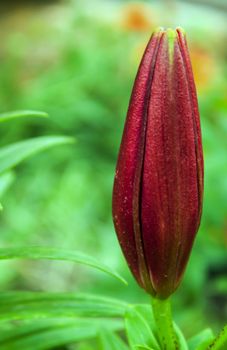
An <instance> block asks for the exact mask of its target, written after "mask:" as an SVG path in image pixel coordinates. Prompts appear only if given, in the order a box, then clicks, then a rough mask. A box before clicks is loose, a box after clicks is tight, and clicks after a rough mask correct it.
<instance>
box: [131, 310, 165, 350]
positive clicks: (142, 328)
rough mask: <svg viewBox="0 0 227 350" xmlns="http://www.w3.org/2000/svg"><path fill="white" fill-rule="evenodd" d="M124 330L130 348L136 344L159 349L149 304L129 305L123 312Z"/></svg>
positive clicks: (133, 347)
mask: <svg viewBox="0 0 227 350" xmlns="http://www.w3.org/2000/svg"><path fill="white" fill-rule="evenodd" d="M125 325H126V332H127V336H128V340H129V344H130V346H131V347H132V349H138V346H139V347H140V348H141V346H142V347H145V348H146V347H148V348H151V349H154V350H159V349H160V346H159V344H158V341H157V338H156V329H155V322H154V317H153V313H152V308H151V306H150V305H136V306H130V307H128V308H127V310H126V314H125Z"/></svg>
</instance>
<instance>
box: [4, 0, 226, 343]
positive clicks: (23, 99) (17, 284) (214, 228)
mask: <svg viewBox="0 0 227 350" xmlns="http://www.w3.org/2000/svg"><path fill="white" fill-rule="evenodd" d="M169 3H171V2H169ZM172 3H173V2H172ZM172 5H174V4H172ZM172 5H171V11H170V12H171V14H173V13H174V16H172V17H171V16H169V17H168V16H167V14H166V13H167V12H168V11H165V15H164V16H163V17H162V13H163V9H164V7H161V5H160V7H159V6H154V7H152V6H149V5H147V4H146V5H145V4H143V3H140V4H139V5H136V4H135V3H132V2H127V6H126V5H125V6H122V5H119V4H115V3H114V2H113V3H110V2H107V1H106V2H100V1H99V2H98V3H96V2H94V3H93V4H92V5H91V4H90V3H88V1H83V2H82V1H81V2H80V1H70V2H62V3H60V4H55V5H48V6H39V7H33V6H28V5H27V6H25V5H24V6H22V5H21V6H15V8H14V7H13V8H12V7H11V8H10V10H9V11H8V12H5V15H4V17H1V18H0V20H1V28H2V31H1V33H0V39H1V48H0V55H1V65H0V108H1V112H5V111H7V110H18V109H37V110H44V111H46V112H47V113H49V114H50V116H51V118H50V120H46V121H43V120H38V119H37V120H36V119H34V120H33V119H30V120H29V121H28V120H26V122H23V121H21V120H20V121H17V120H15V121H13V122H10V124H9V123H8V124H4V125H1V128H0V136H1V145H5V144H8V143H10V142H13V141H18V140H21V139H24V138H26V137H35V136H37V135H43V136H44V135H51V134H56V133H57V134H64V135H68V136H73V137H76V139H77V142H76V144H75V145H74V144H73V145H66V146H62V147H60V148H56V149H52V150H50V151H48V152H46V153H45V154H41V155H37V156H35V157H34V158H33V159H30V160H29V161H27V162H26V164H23V165H21V166H19V167H18V169H17V178H16V180H15V181H14V183H13V184H12V186H11V188H10V189H9V190H8V191H7V193H5V195H4V196H3V197H2V198H1V202H2V203H3V206H4V210H3V212H2V213H1V235H0V244H1V246H11V247H14V246H17V245H23V246H25V245H37V244H39V245H44V246H52V247H64V248H70V249H75V250H77V249H79V250H83V251H84V252H85V253H89V254H93V255H94V257H96V258H97V259H100V260H101V261H103V262H105V263H106V264H107V265H109V266H112V267H113V268H116V269H118V270H119V271H120V272H121V274H123V276H125V277H126V279H127V280H128V281H129V287H124V286H122V285H120V284H118V283H117V282H115V281H114V280H112V279H110V278H108V277H106V276H105V275H100V274H99V273H96V272H93V271H90V270H87V269H86V270H85V269H84V268H83V267H74V266H72V265H70V264H67V263H64V264H60V263H59V264H58V263H56V262H55V263H50V262H48V263H47V262H30V261H26V262H25V261H22V262H16V263H15V262H9V263H6V262H4V263H1V266H0V268H1V274H0V283H1V289H2V290H7V289H30V290H48V291H60V290H61V291H67V290H80V291H89V292H91V291H95V292H96V293H100V294H106V295H112V296H115V297H116V296H118V297H122V298H123V299H125V300H127V301H138V300H139V301H141V300H144V301H147V300H148V297H147V296H146V295H144V293H143V291H142V290H140V289H139V287H138V286H137V285H136V284H135V282H134V281H133V279H132V277H131V276H130V273H129V271H128V268H127V266H126V263H125V262H124V260H123V257H122V254H121V251H120V248H119V245H118V242H117V239H116V237H115V233H114V229H113V225H112V219H111V191H112V183H113V176H114V169H115V162H116V157H117V152H118V147H119V143H120V138H121V133H122V128H123V123H124V118H125V114H126V111H127V104H128V100H129V97H130V91H131V87H132V83H133V79H134V76H135V72H136V69H137V65H138V62H139V59H140V57H141V55H142V52H143V49H144V46H145V44H146V42H147V40H148V38H149V36H150V33H151V31H152V30H153V28H154V26H156V25H160V24H161V25H162V24H164V25H165V24H168V25H175V24H176V23H177V24H180V25H182V26H185V29H186V31H187V33H188V37H189V44H190V50H191V55H192V61H193V67H194V70H195V77H196V82H197V86H198V92H199V103H200V111H201V122H202V133H203V143H204V153H205V196H204V212H203V219H202V225H201V229H200V231H199V234H198V237H197V240H196V244H195V246H194V249H193V253H192V256H191V259H190V263H189V266H188V268H187V272H186V275H185V278H184V281H183V283H182V285H181V287H180V288H179V290H178V292H177V293H176V295H175V296H174V297H173V299H174V300H173V302H174V304H175V318H176V320H177V321H178V323H179V324H180V325H181V326H182V328H183V329H184V331H185V334H187V335H189V336H191V335H193V334H194V333H195V331H198V330H199V329H202V328H203V327H204V326H207V324H210V325H212V326H213V327H214V329H216V330H217V329H219V327H220V326H221V325H223V324H224V320H225V318H226V317H227V310H226V309H225V305H226V294H227V283H226V273H227V266H226V248H227V240H226V231H227V202H226V198H227V176H226V174H227V160H226V154H227V137H226V135H227V115H226V111H227V99H226V88H227V79H226V70H227V66H226V57H227V51H226V50H227V49H226V47H225V46H224V42H225V40H226V37H227V32H226V31H225V25H224V24H223V23H222V17H221V14H220V18H219V13H218V12H217V13H216V12H215V13H214V12H212V11H211V10H208V9H206V8H204V9H202V10H201V11H202V13H204V11H207V12H206V14H207V17H206V16H205V19H204V20H203V19H202V18H201V16H200V20H199V21H198V22H196V20H195V17H194V14H195V13H197V12H198V9H197V8H196V6H195V7H193V6H189V5H188V6H187V7H185V8H184V7H182V6H179V8H177V7H175V6H176V4H175V5H174V6H173V7H172ZM162 6H164V2H163V5H162ZM166 6H167V5H166ZM190 11H191V12H190ZM188 13H189V14H191V16H189V18H188V17H187V16H186V14H188ZM199 14H200V15H201V13H200V12H198V13H197V16H198V18H199ZM186 17H187V19H185V18H186ZM163 21H164V23H163ZM215 21H216V22H215ZM223 22H224V21H223ZM215 23H217V26H216V27H215ZM82 348H83V347H81V349H82Z"/></svg>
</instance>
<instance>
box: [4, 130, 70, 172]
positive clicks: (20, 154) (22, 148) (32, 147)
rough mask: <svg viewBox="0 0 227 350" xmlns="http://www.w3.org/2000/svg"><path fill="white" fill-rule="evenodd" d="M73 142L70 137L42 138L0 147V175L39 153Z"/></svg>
mask: <svg viewBox="0 0 227 350" xmlns="http://www.w3.org/2000/svg"><path fill="white" fill-rule="evenodd" d="M73 141H74V140H73V139H72V138H71V137H63V136H42V137H36V138H33V139H29V140H25V141H21V142H17V143H13V144H11V145H9V146H5V147H2V148H1V149H0V173H3V172H4V171H6V170H9V169H11V168H13V167H14V166H16V165H17V164H19V163H20V162H22V161H23V160H25V159H27V158H28V157H30V156H32V155H34V154H36V153H38V152H40V151H43V150H45V149H47V148H50V147H53V146H57V145H61V144H65V143H72V142H73Z"/></svg>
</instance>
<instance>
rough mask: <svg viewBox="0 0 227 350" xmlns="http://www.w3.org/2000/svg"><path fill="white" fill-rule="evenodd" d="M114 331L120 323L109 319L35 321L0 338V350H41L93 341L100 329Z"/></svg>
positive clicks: (5, 333)
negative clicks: (82, 341)
mask: <svg viewBox="0 0 227 350" xmlns="http://www.w3.org/2000/svg"><path fill="white" fill-rule="evenodd" d="M103 327H105V329H106V328H107V329H108V330H113V331H118V330H121V329H122V322H121V321H119V320H112V319H104V320H103V319H94V320H92V319H78V320H74V321H72V320H67V319H64V320H60V321H59V320H56V319H55V320H45V321H44V322H43V320H41V321H40V320H37V321H35V322H33V323H32V324H25V325H20V326H19V327H14V328H12V329H11V330H9V331H5V332H4V334H3V335H1V336H0V348H1V350H9V349H11V350H21V349H23V350H31V349H32V350H44V349H52V348H53V347H59V346H64V345H67V344H71V343H74V342H78V341H81V340H85V339H89V338H94V337H96V336H97V335H98V333H99V331H100V329H102V328H103Z"/></svg>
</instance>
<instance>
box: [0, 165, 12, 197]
mask: <svg viewBox="0 0 227 350" xmlns="http://www.w3.org/2000/svg"><path fill="white" fill-rule="evenodd" d="M14 179H15V175H14V173H13V172H12V171H7V172H6V173H3V174H1V175H0V197H2V196H3V195H4V193H5V192H6V191H7V190H8V188H9V187H10V185H11V184H12V182H13V181H14Z"/></svg>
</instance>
